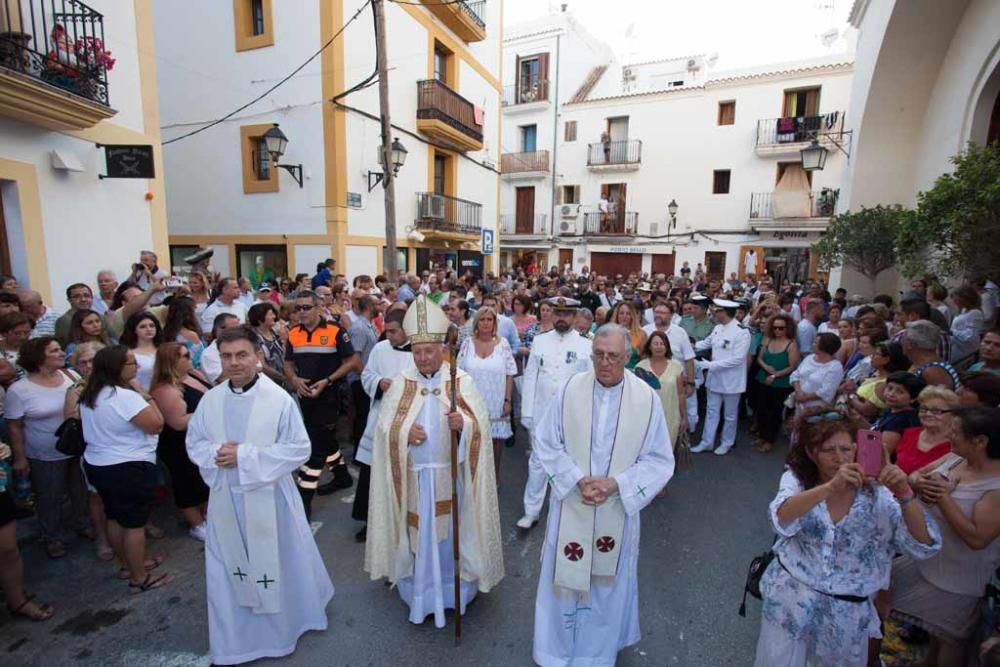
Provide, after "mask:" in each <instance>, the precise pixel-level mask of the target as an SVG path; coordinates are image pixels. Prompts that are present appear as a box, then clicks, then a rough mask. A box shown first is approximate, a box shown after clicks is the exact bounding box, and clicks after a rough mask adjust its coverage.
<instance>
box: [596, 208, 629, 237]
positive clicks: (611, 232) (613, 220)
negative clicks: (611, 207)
mask: <svg viewBox="0 0 1000 667" xmlns="http://www.w3.org/2000/svg"><path fill="white" fill-rule="evenodd" d="M638 228H639V213H638V211H622V212H620V213H617V214H616V213H613V212H612V213H601V212H599V211H593V212H590V213H584V214H583V233H584V234H586V235H588V236H629V235H633V236H634V235H635V234H636V231H637V230H638Z"/></svg>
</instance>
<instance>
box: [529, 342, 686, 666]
mask: <svg viewBox="0 0 1000 667" xmlns="http://www.w3.org/2000/svg"><path fill="white" fill-rule="evenodd" d="M593 345H594V347H593V369H592V370H588V371H586V372H584V373H578V374H577V375H574V376H573V377H571V378H570V379H569V380H568V381H567V382H566V383H565V384H563V385H562V387H561V388H560V390H559V393H558V395H557V397H556V400H554V401H552V402H551V403H550V405H549V407H548V408H547V409H546V411H545V412H544V413H543V415H542V416H541V419H540V420H539V421H538V423H537V425H536V429H535V433H534V442H535V447H536V452H537V454H538V458H539V461H540V462H541V464H542V466H543V467H544V468H545V472H546V474H547V475H548V479H549V483H550V484H551V485H552V496H553V497H552V501H551V506H550V508H549V516H548V524H547V526H546V530H545V542H544V545H543V547H542V569H541V574H540V576H539V581H538V594H537V597H536V598H535V637H534V650H533V655H534V659H535V662H537V663H538V664H539V665H542V666H543V667H555V666H564V665H591V666H598V665H607V666H608V667H610V666H611V665H614V664H615V659H616V657H617V655H618V652H619V651H621V650H622V649H623V648H625V647H627V646H631V645H632V644H635V643H636V642H638V641H639V639H640V632H639V584H638V580H637V577H638V564H639V512H640V510H642V509H643V508H644V507H645V506H646V505H647V504H649V502H650V501H651V500H652V499H653V498H654V497H656V494H657V493H658V492H659V491H660V490H661V489H662V488H663V487H664V486H665V485H666V483H667V481H668V480H669V479H670V477H671V476H672V475H673V473H674V457H673V453H672V451H673V448H672V446H671V443H670V436H669V434H668V432H667V425H666V421H665V419H664V416H663V407H662V404H661V402H660V399H659V398H658V397H657V395H656V393H655V392H654V391H653V390H652V389H650V387H649V386H648V385H647V384H646V383H645V382H643V381H642V380H640V379H639V378H638V377H636V376H635V375H634V374H632V373H629V372H626V371H625V364H626V362H628V359H629V348H630V345H631V340H630V336H629V332H628V331H627V330H626V329H624V328H623V327H621V326H619V325H617V324H605V325H604V326H602V327H601V328H600V329H598V330H597V333H596V335H595V337H594V343H593Z"/></svg>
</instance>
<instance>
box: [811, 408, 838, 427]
mask: <svg viewBox="0 0 1000 667" xmlns="http://www.w3.org/2000/svg"><path fill="white" fill-rule="evenodd" d="M843 418H844V415H842V414H840V413H839V412H832V411H831V412H824V413H822V414H819V415H812V416H810V417H806V423H807V424H818V423H820V422H823V421H827V422H839V421H840V420H841V419H843Z"/></svg>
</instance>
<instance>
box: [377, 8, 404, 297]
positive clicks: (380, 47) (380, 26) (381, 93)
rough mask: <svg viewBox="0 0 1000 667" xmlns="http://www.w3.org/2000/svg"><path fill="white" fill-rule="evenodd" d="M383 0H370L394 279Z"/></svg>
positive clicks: (392, 276) (389, 268) (389, 272)
mask: <svg viewBox="0 0 1000 667" xmlns="http://www.w3.org/2000/svg"><path fill="white" fill-rule="evenodd" d="M383 2H384V0H371V3H372V12H374V14H375V53H376V62H375V66H376V68H377V69H378V107H379V116H381V121H382V173H383V176H382V188H383V189H384V191H385V192H384V194H385V253H386V258H385V266H384V267H383V268H384V270H385V274H386V277H388V278H389V280H390V282H392V283H394V284H395V282H396V275H397V273H398V271H399V266H398V265H399V262H398V257H397V253H396V175H395V173H394V169H393V164H392V124H391V123H390V121H389V67H388V65H387V63H386V60H387V59H386V46H385V6H384V4H383Z"/></svg>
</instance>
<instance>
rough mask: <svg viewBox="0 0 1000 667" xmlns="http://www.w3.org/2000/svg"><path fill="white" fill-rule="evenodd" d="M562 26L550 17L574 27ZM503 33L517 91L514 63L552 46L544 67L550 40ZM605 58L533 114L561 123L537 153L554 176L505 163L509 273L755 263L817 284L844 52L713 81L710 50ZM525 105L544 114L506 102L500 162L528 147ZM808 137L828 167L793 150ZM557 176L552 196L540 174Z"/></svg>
mask: <svg viewBox="0 0 1000 667" xmlns="http://www.w3.org/2000/svg"><path fill="white" fill-rule="evenodd" d="M563 16H564V15H556V16H555V17H550V20H553V21H559V20H562V21H563V22H564V23H565V24H567V25H568V26H569V29H568V30H567V31H572V26H573V22H572V19H571V18H570V19H566V18H563ZM508 32H509V37H508V40H507V43H506V46H505V59H506V61H507V62H508V64H507V65H505V68H504V72H505V75H506V76H507V77H508V81H507V83H508V84H509V85H513V86H514V90H515V91H522V90H523V89H524V84H523V80H524V77H525V72H524V71H523V69H522V68H519V67H513V68H512V67H510V65H509V62H510V61H513V60H514V59H515V58H519V59H521V61H523V59H524V58H525V56H526V55H528V54H529V53H531V52H540V51H541V50H542V49H544V48H545V47H546V46H548V49H549V50H548V53H549V54H550V55H549V61H550V62H551V59H552V57H553V55H552V53H553V50H552V43H551V41H549V42H548V43H547V45H546V44H545V43H542V42H537V43H532V40H537V39H538V37H533V36H532V31H531V26H528V27H526V28H522V27H521V26H517V27H514V28H511V29H510V30H509V31H508ZM522 34H524V36H523V37H516V36H518V35H522ZM606 54H607V52H606V50H602V49H601V48H599V47H594V48H590V49H580V50H579V51H578V54H577V57H575V58H573V61H574V62H573V66H574V68H576V69H575V71H574V72H573V73H574V74H575V79H574V80H571V81H560V82H559V89H560V95H559V99H560V104H559V108H558V110H557V112H556V111H553V110H552V109H548V110H547V112H546V114H545V116H544V117H541V116H539V118H540V120H539V121H538V130H537V133H538V136H539V137H540V138H543V137H544V139H545V140H548V141H551V140H552V131H551V127H552V123H553V121H552V120H549V121H548V123H547V124H546V121H545V120H543V119H542V118H548V119H555V118H556V114H558V126H557V127H556V131H555V133H554V144H553V145H552V146H551V148H546V149H545V150H549V151H550V152H551V153H552V154H554V155H555V156H556V157H555V164H554V168H550V169H544V170H543V169H528V168H526V167H523V164H519V163H517V162H513V161H512V159H511V158H508V157H507V156H505V160H506V161H505V167H506V168H505V169H504V189H503V195H502V199H501V220H502V221H503V223H504V226H503V227H502V230H503V234H502V239H501V240H502V244H503V245H502V247H503V254H502V260H503V263H504V264H505V265H510V264H515V263H524V264H527V263H531V262H533V263H536V264H538V265H543V266H546V267H548V266H551V265H558V266H560V267H563V266H565V265H566V264H567V263H571V264H572V266H573V268H574V269H576V270H579V269H580V268H581V267H582V266H584V265H587V266H590V267H591V268H593V269H595V270H597V271H598V272H601V273H623V274H624V273H628V272H631V271H636V272H638V271H647V272H665V273H668V274H669V273H673V272H674V271H675V269H679V268H680V267H681V265H682V262H684V261H687V262H689V264H690V266H691V268H692V269H694V268H695V267H696V266H697V265H698V264H702V265H704V267H705V268H706V270H707V272H708V273H709V274H710V275H715V276H719V277H721V276H723V275H727V276H728V275H729V274H730V273H731V272H734V271H735V272H737V273H738V274H740V275H741V276H742V275H745V274H746V273H747V272H748V269H749V270H750V272H754V273H758V274H759V273H760V272H762V271H764V270H767V271H768V272H769V273H771V274H772V275H774V276H775V277H777V278H779V279H780V278H784V277H790V278H792V279H795V280H802V279H804V278H806V277H809V276H813V277H815V276H816V275H817V270H816V268H817V267H816V261H815V258H814V257H812V256H811V255H810V253H809V247H810V246H811V245H812V244H813V243H815V242H816V241H817V240H818V238H819V236H820V234H821V233H822V231H823V230H824V229H825V226H826V224H827V222H828V220H829V218H830V216H831V215H832V214H833V213H834V212H835V211H837V210H839V209H838V204H837V197H838V190H839V189H840V186H841V182H842V176H843V169H844V165H845V163H846V160H847V157H846V155H845V152H850V150H851V145H850V144H851V138H850V134H849V133H848V132H847V131H848V130H849V129H850V124H851V120H850V115H849V114H848V113H847V109H848V106H849V101H850V91H851V77H852V71H853V66H852V62H851V61H852V60H853V56H852V55H851V54H849V53H848V54H839V55H832V56H827V57H823V58H816V59H811V60H799V61H790V62H783V63H777V64H773V65H767V66H760V67H753V68H747V69H742V70H732V71H714V69H713V67H714V61H715V59H714V58H713V57H709V56H705V55H689V56H682V57H673V58H669V59H664V60H657V61H652V62H643V63H634V64H625V65H619V64H618V63H616V62H614V61H613V60H609V59H607V58H608V56H607V55H606ZM602 56H603V57H604V58H605V60H601V57H602ZM587 58H590V60H589V61H587V60H586V59H587ZM511 72H515V74H514V75H512V74H511ZM581 72H584V73H585V74H583V76H581ZM560 74H561V70H560ZM567 78H568V77H567ZM511 79H513V81H511ZM549 87H550V88H551V87H552V84H550V86H549ZM564 90H568V92H566V93H565V95H564V94H563V91H564ZM519 106H524V107H534V106H537V104H530V105H529V104H520V105H510V104H509V105H508V106H506V107H505V108H504V118H505V122H506V123H507V125H506V126H505V130H504V137H505V139H504V142H505V143H504V151H505V153H507V152H508V151H512V150H513V149H512V146H513V148H516V149H522V150H523V148H524V147H525V143H524V135H525V131H524V123H525V121H529V122H530V121H533V120H534V118H533V117H532V115H531V114H532V113H533V112H531V111H529V112H525V113H522V112H521V111H520V110H519V108H518V107H519ZM813 138H816V139H818V140H819V141H820V143H822V144H823V145H825V146H827V147H829V148H830V153H829V156H828V160H827V162H826V168H825V169H824V170H822V171H816V172H813V173H807V172H805V171H803V170H802V169H801V164H800V150H801V149H802V148H804V147H805V146H807V145H809V142H810V141H811V140H812V139H813ZM519 139H520V140H521V143H520V144H518V140H519ZM835 143H836V144H840V145H842V146H843V147H844V151H845V152H842V151H840V150H839V149H837V148H836V147H835V145H834V144H835ZM542 145H543V144H542V142H541V140H540V141H539V144H538V147H537V150H538V151H542V150H543V148H542ZM545 146H548V145H547V144H545ZM516 157H517V158H522V162H523V157H522V156H521V155H517V156H516ZM540 162H542V161H540ZM539 166H544V165H542V164H540V165H539ZM522 172H525V173H522ZM543 172H545V173H543ZM553 173H554V174H555V181H554V188H553V187H552V181H551V180H546V179H547V178H548V179H550V178H551V175H552V174H553ZM532 188H533V189H534V192H531V190H532ZM553 192H554V199H553V197H552V193H553ZM550 201H552V202H553V205H552V207H551V208H550V207H549V202H550ZM671 201H675V202H676V204H677V206H678V209H677V215H676V225H675V226H673V225H668V223H669V222H670V221H671V218H670V216H669V214H668V205H669V203H670V202H671ZM532 202H533V206H532V205H531V204H532ZM546 218H548V220H546ZM751 252H752V254H751V255H750V259H749V260H747V255H748V254H749V253H751Z"/></svg>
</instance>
